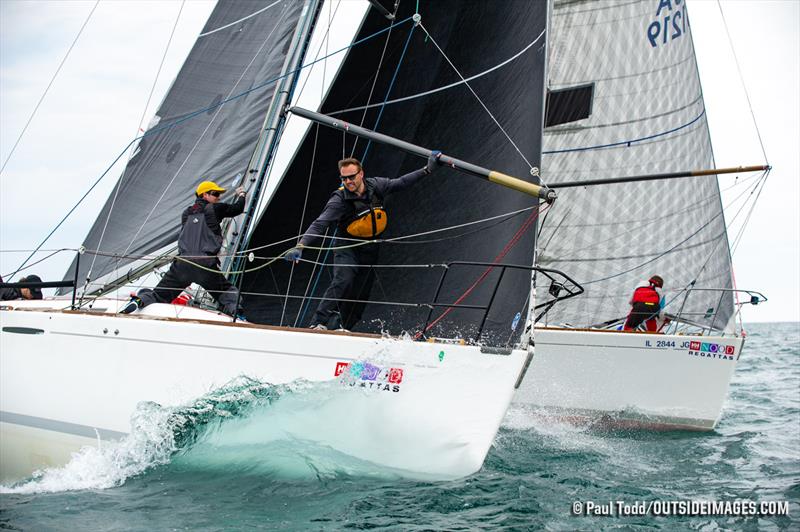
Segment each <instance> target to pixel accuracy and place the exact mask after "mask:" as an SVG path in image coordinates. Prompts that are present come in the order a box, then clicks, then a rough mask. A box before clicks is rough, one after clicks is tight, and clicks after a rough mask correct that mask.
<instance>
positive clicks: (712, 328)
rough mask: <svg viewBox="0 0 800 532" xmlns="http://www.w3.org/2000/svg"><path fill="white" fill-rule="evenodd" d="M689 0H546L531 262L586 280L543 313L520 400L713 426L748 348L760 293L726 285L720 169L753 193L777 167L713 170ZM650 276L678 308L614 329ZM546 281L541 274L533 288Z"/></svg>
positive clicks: (614, 421) (612, 419)
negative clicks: (537, 221)
mask: <svg viewBox="0 0 800 532" xmlns="http://www.w3.org/2000/svg"><path fill="white" fill-rule="evenodd" d="M690 7H691V6H690V5H689V6H687V2H679V1H668V0H667V1H639V2H627V1H626V2H614V1H611V2H594V3H590V2H570V1H559V0H556V1H555V2H554V3H553V9H552V12H551V14H550V22H551V24H550V41H549V43H548V45H549V46H548V50H549V59H548V69H547V87H548V91H549V92H548V113H547V116H546V118H545V128H544V138H543V157H542V172H543V173H542V175H543V176H544V177H545V183H546V184H547V185H549V186H550V187H552V188H553V189H555V190H557V191H558V193H559V200H558V202H557V203H556V204H555V205H554V206H553V207H552V208H551V209H550V210H549V212H548V214H547V218H545V219H544V221H543V223H542V224H541V225H540V228H541V229H540V238H539V244H538V249H537V253H538V256H537V263H538V264H539V265H540V266H546V267H551V268H558V269H563V270H564V271H566V272H568V273H569V274H570V276H572V277H574V278H575V279H577V280H578V281H579V282H580V283H581V286H582V287H583V289H584V293H583V294H582V295H581V296H580V297H579V298H574V299H570V300H567V301H564V302H562V303H559V304H558V305H555V306H554V307H553V308H552V309H551V310H549V311H548V312H547V313H546V314H544V315H543V316H542V317H541V318H540V319H539V322H538V323H537V324H536V327H537V328H536V334H535V341H536V349H535V356H534V359H533V361H532V364H531V367H530V369H529V370H528V372H527V375H526V377H525V380H524V381H523V384H522V386H521V388H520V389H519V390H518V392H517V393H516V396H515V402H516V403H518V404H520V405H525V406H527V407H530V408H531V409H532V410H533V411H535V412H539V413H541V414H543V415H545V416H552V417H557V418H563V419H568V420H573V421H577V422H580V423H598V422H600V423H601V424H603V425H610V426H616V427H638V428H656V429H692V430H711V429H713V428H714V427H715V426H716V424H717V423H718V421H719V419H720V417H721V415H722V410H723V406H724V402H725V399H726V397H727V392H728V386H729V383H730V380H731V376H732V375H733V373H734V370H735V368H736V364H737V362H738V361H739V358H740V356H741V355H742V349H743V345H744V335H743V332H742V324H741V316H740V313H739V310H740V309H741V307H742V306H743V305H747V304H758V303H760V302H763V301H765V300H766V297H765V296H764V295H763V294H761V293H759V292H756V291H753V290H740V289H738V288H737V287H736V286H735V285H734V283H733V274H732V265H731V253H730V246H729V242H728V235H727V231H726V222H730V221H731V220H727V221H726V219H725V210H724V206H723V200H722V197H721V195H720V186H719V183H718V179H717V176H718V175H721V174H729V173H733V174H736V175H737V176H739V175H741V176H752V175H755V178H749V179H748V181H749V183H747V184H746V185H743V186H739V189H745V190H744V192H743V193H742V194H744V195H750V193H751V191H752V190H757V189H758V187H759V186H760V185H761V184H763V179H764V178H765V177H766V175H767V173H768V172H769V167H768V166H755V167H744V168H733V169H716V167H715V164H714V157H713V151H712V146H711V139H710V134H709V129H708V122H707V119H706V114H705V104H704V100H703V91H702V87H701V84H700V75H699V72H698V68H697V62H696V58H695V50H694V44H693V41H692V34H691V25H690V22H689V21H690V18H689V11H688V10H689V9H690ZM587 42H592V43H593V44H592V45H591V46H586V45H585V44H584V43H587ZM742 181H745V179H742ZM729 210H735V209H729ZM653 275H658V276H660V277H661V278H662V279H663V281H664V283H665V284H664V288H663V290H664V291H663V298H664V303H665V306H664V309H663V311H662V316H663V317H664V318H667V319H671V321H670V322H669V323H667V324H665V323H664V322H663V321H662V322H661V324H660V328H659V330H658V331H657V332H652V333H644V332H639V331H635V332H628V331H620V329H621V328H622V325H623V323H624V321H625V317H626V316H627V315H628V312H629V311H630V309H631V306H630V304H629V301H630V300H631V296H632V294H633V292H634V289H635V288H636V287H638V286H647V282H646V280H647V279H648V278H650V277H651V276H653ZM643 281H644V282H643ZM550 289H551V286H550V284H549V283H539V284H538V286H537V288H536V290H537V295H538V296H540V297H541V296H543V295H544V294H546V293H547V291H548V290H550Z"/></svg>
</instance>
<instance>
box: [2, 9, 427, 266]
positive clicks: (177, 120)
mask: <svg viewBox="0 0 800 532" xmlns="http://www.w3.org/2000/svg"><path fill="white" fill-rule="evenodd" d="M411 18H412V17H407V18H405V19H403V20H401V21H400V22H396V23H393V24H391V25H389V26H387V27H386V28H384V29H382V30H380V31H376V32H375V33H373V34H372V35H368V36H366V37H364V38H363V39H359V40H358V41H355V42H353V43H351V44H350V45H348V46H345V47H344V48H341V49H339V50H336V51H335V52H332V53H330V54H328V55H326V56H324V57H321V58H319V59H317V60H315V61H312V62H311V63H308V64H307V65H304V66H301V67H298V68H296V69H294V70H292V71H291V72H287V73H286V74H284V75H282V76H278V77H277V78H274V79H271V80H268V81H265V82H264V83H262V84H260V85H256V86H254V87H252V88H250V89H248V90H246V91H245V92H242V93H240V94H237V95H235V96H231V97H230V98H227V99H225V100H222V101H220V102H219V103H217V104H215V105H210V106H208V107H204V108H203V109H199V110H197V111H193V112H191V113H189V114H188V115H186V116H184V117H183V118H179V119H176V120H175V121H174V122H170V123H166V124H162V125H160V126H156V127H154V128H152V129H150V130H148V131H146V132H145V133H143V134H142V135H140V136H138V137H136V138H134V139H133V140H131V141H130V142H129V143H128V144H127V146H125V148H124V149H123V150H122V151H121V152H120V153H119V155H117V157H116V158H115V159H114V161H113V162H112V163H111V164H110V165H109V167H108V168H106V170H105V171H104V172H103V173H102V174H100V177H98V178H97V180H96V181H95V182H94V183H93V184H92V186H91V187H89V190H87V191H86V193H85V194H84V195H83V196H81V199H79V200H78V202H77V203H76V204H75V205H74V206H73V207H72V209H70V210H69V212H68V213H67V214H66V215H65V216H64V218H62V219H61V221H60V222H58V224H57V225H56V226H55V228H53V230H52V231H50V233H49V234H48V235H47V236H46V237H45V238H44V240H42V242H41V243H40V244H39V245H38V246H36V249H34V250H33V252H31V254H30V255H28V258H26V259H25V260H24V261H23V262H22V264H20V266H19V267H18V268H17V270H16V271H15V272H14V273H13V274H11V276H12V277H13V275H15V274H16V273H17V272H19V271H20V270H21V269H22V268H24V267H25V265H26V264H27V263H28V261H29V260H31V257H33V256H34V255H35V254H36V253H37V252H38V251H39V250H40V249H41V248H42V246H44V245H45V243H46V242H47V241H48V240H49V239H50V237H51V236H53V234H54V233H55V232H56V231H57V230H58V228H59V227H61V226H62V225H63V224H64V222H66V221H67V218H69V217H70V215H72V213H73V212H75V209H77V208H78V207H79V206H80V204H81V203H83V200H85V199H86V197H87V196H88V195H89V193H91V192H92V190H94V188H95V187H96V186H97V185H98V184H99V183H100V181H102V180H103V178H105V176H106V175H107V174H108V173H109V172H110V171H111V169H112V168H113V167H114V165H116V164H117V162H118V161H119V160H120V158H121V157H122V156H123V155H124V154H125V152H127V151H128V149H129V148H130V147H131V146H132V145H133V143H135V142H136V141H138V140H141V139H143V138H145V137H147V136H149V135H152V134H154V133H157V132H159V131H162V130H164V129H169V128H172V127H175V126H177V125H179V124H181V123H183V122H186V121H187V120H189V119H191V118H194V117H195V116H197V115H200V114H203V113H205V112H207V111H210V110H211V109H216V108H217V107H220V106H222V105H224V104H226V103H228V102H231V101H233V100H236V99H238V98H241V97H243V96H246V95H248V94H250V93H251V92H253V91H255V90H259V89H262V88H264V87H266V86H267V85H270V84H272V83H275V82H277V81H279V80H281V79H283V78H285V77H288V76H289V75H291V74H294V73H296V72H299V71H301V70H303V69H304V68H308V67H310V66H312V65H314V64H316V63H319V62H320V61H324V60H325V59H328V58H329V57H331V56H334V55H336V54H338V53H340V52H343V51H345V50H348V49H349V48H353V47H354V46H358V45H359V44H362V43H364V42H366V41H368V40H370V39H372V38H374V37H377V36H378V35H380V34H382V33H385V32H387V31H389V30H390V29H392V28H393V27H395V26H400V25H402V24H405V23H406V22H408V21H409V20H411Z"/></svg>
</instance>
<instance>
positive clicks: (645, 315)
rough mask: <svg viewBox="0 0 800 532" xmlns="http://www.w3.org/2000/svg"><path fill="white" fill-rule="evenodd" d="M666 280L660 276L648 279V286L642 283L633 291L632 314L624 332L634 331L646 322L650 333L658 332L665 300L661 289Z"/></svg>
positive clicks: (626, 322) (627, 320) (626, 321)
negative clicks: (659, 319)
mask: <svg viewBox="0 0 800 532" xmlns="http://www.w3.org/2000/svg"><path fill="white" fill-rule="evenodd" d="M663 286H664V280H663V279H662V278H661V277H659V276H658V275H654V276H652V277H651V278H650V279H648V281H647V284H644V283H642V285H640V286H639V287H637V288H636V290H634V291H633V297H631V301H630V304H631V313H630V314H628V318H627V319H626V320H625V325H624V327H623V328H622V330H623V331H632V330H634V329H636V328H637V327H639V325H641V324H642V322H644V324H645V327H646V329H647V330H648V331H649V332H657V331H658V329H659V327H658V318H659V317H660V316H661V313H662V311H663V309H664V298H663V296H662V295H661V288H662V287H663Z"/></svg>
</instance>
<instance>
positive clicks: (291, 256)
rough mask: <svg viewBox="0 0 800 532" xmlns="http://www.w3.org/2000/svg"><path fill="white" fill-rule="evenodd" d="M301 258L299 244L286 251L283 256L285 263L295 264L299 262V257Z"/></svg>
mask: <svg viewBox="0 0 800 532" xmlns="http://www.w3.org/2000/svg"><path fill="white" fill-rule="evenodd" d="M302 256H303V245H302V244H300V245H298V246H297V247H294V248H292V249H290V250H289V251H287V252H286V253H285V254H284V255H283V258H284V260H286V262H297V261H299V260H300V257H302Z"/></svg>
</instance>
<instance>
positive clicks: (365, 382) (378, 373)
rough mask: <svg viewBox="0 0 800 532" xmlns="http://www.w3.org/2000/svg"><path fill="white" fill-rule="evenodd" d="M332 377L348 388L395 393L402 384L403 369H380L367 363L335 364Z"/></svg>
mask: <svg viewBox="0 0 800 532" xmlns="http://www.w3.org/2000/svg"><path fill="white" fill-rule="evenodd" d="M333 376H334V377H340V378H341V379H342V382H343V383H345V382H346V383H347V384H349V385H350V386H359V387H361V388H369V389H373V390H381V391H384V392H389V391H391V392H395V393H397V392H399V391H400V383H401V382H403V368H382V367H380V366H376V365H375V364H370V363H369V362H353V363H350V362H337V363H336V369H335V370H334V371H333Z"/></svg>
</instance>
